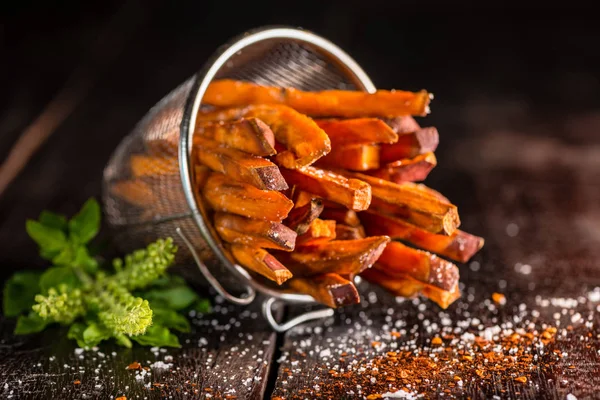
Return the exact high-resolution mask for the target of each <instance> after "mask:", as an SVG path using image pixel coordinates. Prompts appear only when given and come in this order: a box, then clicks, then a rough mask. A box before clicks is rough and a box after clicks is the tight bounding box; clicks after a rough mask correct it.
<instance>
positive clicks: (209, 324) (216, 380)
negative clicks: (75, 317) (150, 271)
mask: <svg viewBox="0 0 600 400" xmlns="http://www.w3.org/2000/svg"><path fill="white" fill-rule="evenodd" d="M217 300H219V298H217ZM256 304H258V303H256ZM258 309H259V308H258V307H256V306H252V307H249V308H246V309H242V308H240V307H234V306H231V305H226V304H224V303H222V302H220V304H216V305H215V307H214V312H213V314H211V315H207V316H204V317H201V316H196V317H195V318H193V319H192V323H193V326H194V328H193V332H192V333H190V334H185V335H179V337H180V341H181V343H182V345H183V347H182V348H181V349H167V348H165V349H157V348H143V347H141V346H134V348H132V349H123V348H120V347H117V346H113V345H109V344H101V346H99V349H97V350H90V351H82V349H78V348H77V345H76V344H74V343H72V342H70V341H68V340H67V339H66V332H65V331H61V330H60V329H52V330H49V331H46V332H43V333H42V334H40V335H35V336H31V337H15V336H14V335H12V328H13V323H12V322H10V321H7V320H1V321H0V397H1V398H3V399H10V398H13V399H50V398H54V399H58V398H64V399H67V398H69V399H70V398H80V399H108V398H115V397H118V396H126V397H127V399H145V398H147V399H157V398H173V399H189V398H201V397H202V396H206V398H208V395H211V396H212V398H238V399H260V398H262V397H263V393H264V391H265V387H266V385H267V377H268V374H269V367H270V360H271V359H272V357H273V352H274V349H275V339H276V338H275V334H274V333H273V332H272V331H271V330H270V329H269V328H267V327H266V326H265V324H264V323H263V322H262V315H261V314H260V312H259V311H258ZM134 361H137V362H139V363H140V364H141V365H142V366H144V367H150V371H148V373H147V375H146V372H145V371H144V372H140V371H132V370H127V366H128V365H130V364H131V363H133V362H134ZM77 380H78V381H80V383H79V384H76V383H75V382H76V381H77ZM234 396H235V397H234Z"/></svg>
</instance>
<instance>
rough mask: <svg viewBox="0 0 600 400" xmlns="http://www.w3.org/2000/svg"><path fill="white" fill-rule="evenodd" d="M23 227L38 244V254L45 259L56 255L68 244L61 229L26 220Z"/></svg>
mask: <svg viewBox="0 0 600 400" xmlns="http://www.w3.org/2000/svg"><path fill="white" fill-rule="evenodd" d="M25 229H26V230H27V233H28V234H29V236H30V237H31V238H32V239H33V240H34V241H35V242H36V243H37V244H38V246H40V250H41V253H40V255H42V257H44V258H46V259H48V257H49V256H50V258H52V257H54V256H56V254H58V253H60V252H61V250H62V249H63V248H65V246H67V244H68V241H67V237H66V236H65V234H64V233H63V232H62V231H61V230H59V229H55V228H50V227H48V226H46V225H42V224H41V223H40V222H37V221H32V220H28V221H27V222H26V223H25ZM52 254H53V255H52Z"/></svg>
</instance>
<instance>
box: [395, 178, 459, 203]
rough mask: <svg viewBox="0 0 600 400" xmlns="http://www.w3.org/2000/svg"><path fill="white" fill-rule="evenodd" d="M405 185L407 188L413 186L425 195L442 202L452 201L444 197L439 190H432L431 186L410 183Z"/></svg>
mask: <svg viewBox="0 0 600 400" xmlns="http://www.w3.org/2000/svg"><path fill="white" fill-rule="evenodd" d="M403 184H404V185H406V186H411V187H413V188H414V189H415V190H419V191H421V192H422V193H423V194H424V195H427V196H431V197H434V198H436V199H438V200H439V201H441V202H444V203H450V200H448V198H447V197H446V196H444V195H443V194H441V193H440V192H438V191H437V190H435V189H432V188H430V187H429V186H426V185H424V184H422V183H408V182H404V183H403Z"/></svg>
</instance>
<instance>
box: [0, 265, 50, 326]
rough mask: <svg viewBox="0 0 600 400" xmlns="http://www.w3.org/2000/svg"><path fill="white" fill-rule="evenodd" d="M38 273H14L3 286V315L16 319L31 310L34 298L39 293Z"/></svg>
mask: <svg viewBox="0 0 600 400" xmlns="http://www.w3.org/2000/svg"><path fill="white" fill-rule="evenodd" d="M40 275H41V273H40V272H34V271H22V272H16V273H15V274H13V276H11V277H10V279H9V280H8V281H6V283H5V284H4V299H3V303H4V310H3V311H4V315H5V316H7V317H16V316H17V315H19V314H21V313H23V312H25V311H29V310H31V306H32V305H34V304H35V300H34V297H35V295H36V294H38V293H39V292H40V284H39V282H40Z"/></svg>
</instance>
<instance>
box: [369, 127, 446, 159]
mask: <svg viewBox="0 0 600 400" xmlns="http://www.w3.org/2000/svg"><path fill="white" fill-rule="evenodd" d="M439 140H440V138H439V134H438V131H437V129H435V128H433V127H430V128H422V129H419V130H417V131H415V132H412V133H405V134H401V135H398V141H396V143H393V144H382V145H381V151H380V154H379V158H380V160H381V162H382V163H390V162H394V161H398V160H402V159H405V158H413V157H416V156H418V155H419V154H424V153H430V152H434V151H435V150H436V149H437V146H438V143H439Z"/></svg>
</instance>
